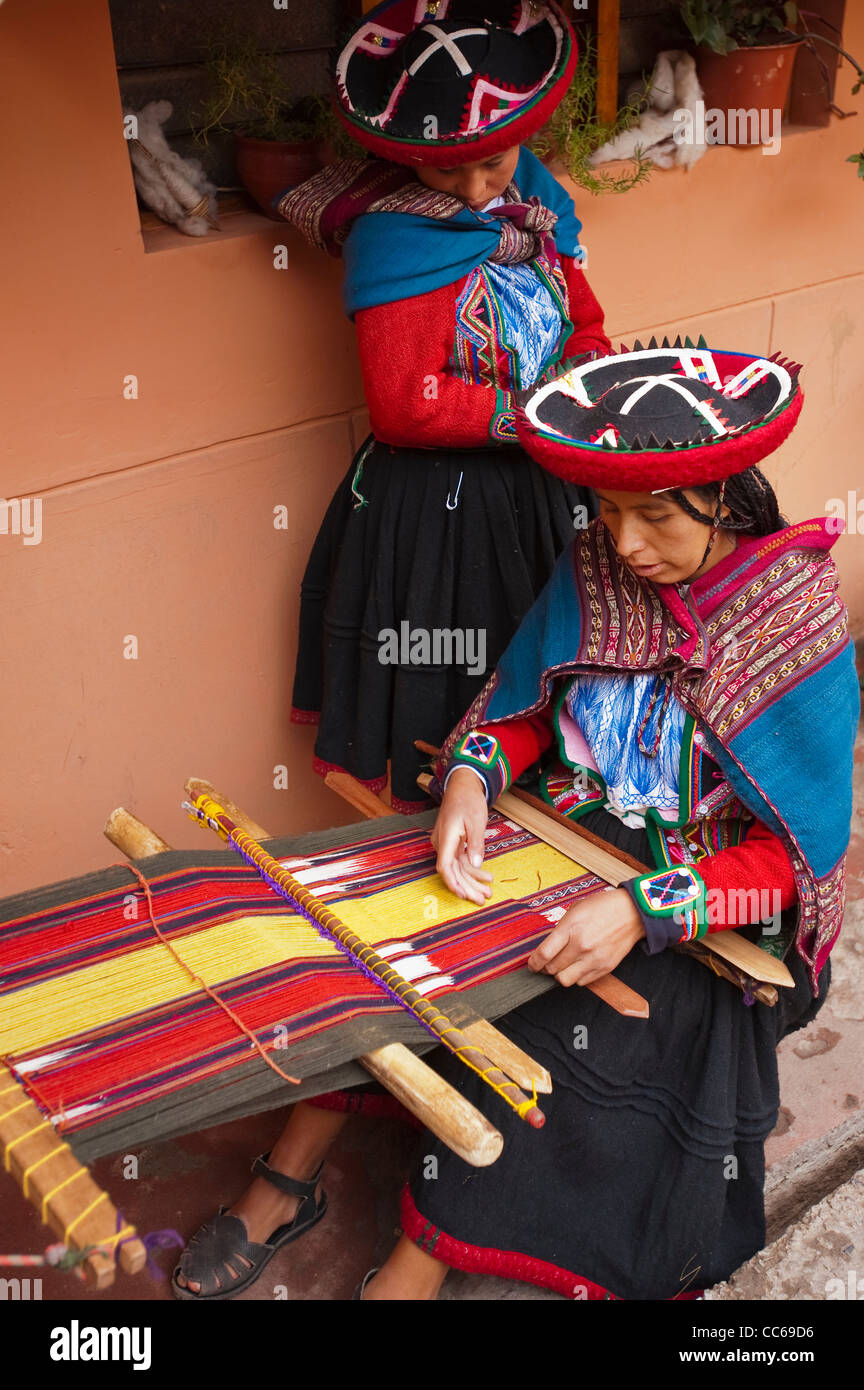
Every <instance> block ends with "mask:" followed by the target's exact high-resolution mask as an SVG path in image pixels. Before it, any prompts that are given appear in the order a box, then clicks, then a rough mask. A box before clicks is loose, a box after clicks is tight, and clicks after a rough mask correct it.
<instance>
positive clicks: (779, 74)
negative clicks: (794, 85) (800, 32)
mask: <svg viewBox="0 0 864 1390" xmlns="http://www.w3.org/2000/svg"><path fill="white" fill-rule="evenodd" d="M798 43H799V40H797V39H792V40H790V41H788V42H787V43H772V44H765V45H763V46H761V47H756V48H736V49H734V50H733V52H731V53H714V52H713V50H712V49H710V48H699V49H697V59H696V63H697V70H698V74H699V81H700V83H701V85H702V91H703V94H704V100H705V109H706V111H708V110H711V109H714V110H720V111H724V112H725V111H740V110H748V111H749V110H753V109H756V110H758V111H778V110H779V111H783V110H784V109H785V107H786V102H787V100H788V97H789V84H790V83H791V81H792V69H793V67H794V66H795V56H796V54H797V52H798ZM726 143H727V144H730V145H737V144H747V143H748V141H747V139H746V138H745V139H742V140H737V139H734V138H731V139H729V138H727V142H726Z"/></svg>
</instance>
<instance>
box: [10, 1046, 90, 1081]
mask: <svg viewBox="0 0 864 1390" xmlns="http://www.w3.org/2000/svg"><path fill="white" fill-rule="evenodd" d="M74 1051H75V1048H74V1047H64V1048H63V1049H62V1050H61V1051H60V1052H43V1053H42V1054H41V1056H39V1057H29V1058H28V1059H27V1061H25V1062H16V1063H15V1070H16V1071H17V1072H20V1073H21V1075H22V1076H25V1075H26V1074H27V1072H28V1071H38V1070H39V1068H40V1067H50V1066H52V1065H53V1063H54V1062H59V1061H61V1060H62V1058H63V1057H68V1056H69V1055H70V1054H71V1053H73V1052H74Z"/></svg>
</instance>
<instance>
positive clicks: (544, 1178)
mask: <svg viewBox="0 0 864 1390" xmlns="http://www.w3.org/2000/svg"><path fill="white" fill-rule="evenodd" d="M594 816H595V823H592V824H590V826H589V828H591V829H593V830H594V831H595V833H598V834H603V831H604V826H603V825H602V824H601V823H599V820H600V819H601V818H602V819H603V820H605V821H607V822H608V821H609V820H610V817H608V816H607V815H606V813H604V812H598V813H594ZM619 824H620V823H619ZM642 835H644V832H635V833H634V832H630V836H631V837H632V838H630V843H625V842H624V841H625V839H627V838H628V837H627V834H626V832H625V833H624V835H623V836H622V834H620V833H618V834H616V835H615V836H614V838H615V839H616V841H617V842H618V843H619V844H620V846H621V847H622V848H624V849H627V850H629V852H630V853H634V854H636V855H637V857H638V856H639V855H640V854H641V857H643V858H649V856H647V855H646V854H645V852H644V851H645V846H644V845H642V844H641V843H640V842H639V840H640V837H641V836H642ZM609 838H612V836H610V837H609ZM787 963H788V964H789V966H790V969H791V970H792V973H793V975H794V977H795V988H794V989H781V990H780V998H779V1000H778V1003H777V1004H776V1005H775V1006H774V1007H773V1008H770V1007H768V1006H767V1005H765V1004H760V1003H756V1004H753V1005H750V1006H748V1005H747V1004H746V1003H745V1002H744V996H743V995H742V993H741V992H740V990H738V989H737V988H735V986H733V985H731V984H730V983H728V982H727V981H726V980H723V979H720V978H718V977H717V976H715V975H713V974H712V972H711V971H710V970H708V969H706V968H705V966H703V965H701V964H700V963H699V962H698V961H697V960H695V959H694V958H693V957H691V956H687V955H685V954H683V953H679V952H676V951H671V950H667V951H664V952H662V953H661V954H659V955H656V956H649V955H647V954H646V953H645V952H644V950H643V949H642V946H641V944H640V945H637V946H636V947H634V949H633V950H632V951H631V952H630V953H629V955H627V956H626V957H625V959H624V960H623V961H622V962H621V964H620V965H619V966H618V967H617V969H616V971H615V974H616V975H617V976H618V977H619V978H620V979H621V980H623V981H625V982H626V983H627V984H628V985H630V986H631V987H632V988H633V989H635V990H637V991H638V992H639V993H640V994H642V995H644V996H645V997H646V998H647V999H648V1000H649V1003H650V1010H651V1016H650V1018H649V1019H647V1020H646V1019H635V1018H624V1017H622V1016H620V1015H618V1014H616V1013H614V1012H613V1011H612V1010H611V1009H610V1008H609V1007H608V1005H606V1004H604V1003H603V1002H602V1001H601V1000H600V999H598V998H597V997H596V996H595V995H593V994H591V993H589V992H588V991H587V990H585V989H579V988H571V989H564V988H558V989H554V990H551V991H550V992H549V993H548V994H544V995H541V996H540V997H539V998H537V999H534V1000H532V1001H531V1002H530V1003H528V1004H526V1005H524V1006H523V1007H522V1008H520V1009H517V1010H515V1011H514V1012H513V1013H511V1014H508V1015H507V1016H506V1017H505V1018H503V1019H499V1020H498V1021H497V1025H496V1026H497V1027H499V1028H500V1029H501V1031H502V1032H504V1033H506V1034H507V1036H508V1037H510V1038H512V1039H513V1040H514V1041H515V1042H516V1043H518V1044H519V1045H520V1046H521V1047H523V1048H524V1049H525V1051H527V1052H528V1053H529V1054H530V1055H531V1056H532V1057H534V1058H535V1060H536V1061H538V1062H540V1063H542V1064H543V1065H544V1066H545V1067H547V1068H548V1069H549V1071H550V1072H551V1074H552V1080H553V1091H552V1094H551V1095H549V1096H542V1097H541V1098H540V1105H541V1108H542V1109H543V1111H544V1113H545V1115H546V1124H545V1126H544V1128H543V1129H541V1130H539V1131H538V1130H534V1129H531V1128H529V1127H528V1126H527V1125H526V1124H524V1123H523V1122H522V1121H520V1120H519V1119H518V1118H517V1117H516V1116H515V1115H514V1113H513V1111H511V1110H510V1109H509V1108H508V1107H507V1106H506V1105H505V1104H504V1102H502V1101H501V1100H500V1099H499V1098H498V1097H497V1096H496V1095H495V1094H494V1093H493V1092H492V1091H491V1090H490V1089H489V1088H488V1087H487V1086H485V1085H484V1084H483V1083H482V1082H481V1080H480V1079H479V1078H478V1077H476V1076H475V1075H474V1074H473V1073H471V1072H469V1071H468V1070H467V1068H465V1067H464V1066H462V1065H461V1064H460V1063H459V1062H458V1061H457V1060H456V1059H454V1058H452V1057H450V1056H448V1055H442V1054H438V1070H439V1071H441V1072H442V1074H443V1075H445V1076H446V1077H447V1079H448V1080H449V1081H450V1082H451V1084H452V1085H454V1086H455V1087H456V1088H457V1089H458V1090H459V1091H461V1092H462V1094H463V1095H465V1096H466V1097H467V1098H468V1099H469V1100H471V1101H472V1102H473V1103H474V1104H475V1105H477V1106H478V1108H480V1109H481V1110H482V1111H483V1112H484V1113H485V1114H486V1115H487V1116H488V1117H489V1118H490V1119H491V1120H492V1122H493V1123H494V1124H495V1125H496V1126H497V1127H498V1128H499V1129H500V1130H501V1131H502V1133H503V1135H504V1151H503V1153H502V1155H501V1157H500V1158H499V1159H498V1160H497V1161H496V1162H495V1163H493V1164H492V1165H491V1166H490V1167H488V1168H472V1167H470V1166H469V1165H468V1164H466V1163H464V1162H463V1161H462V1160H461V1159H459V1158H457V1157H456V1156H455V1155H454V1154H453V1153H451V1151H450V1150H449V1149H447V1148H446V1147H444V1146H443V1145H442V1144H440V1143H439V1142H438V1141H437V1140H436V1139H435V1138H434V1137H433V1136H432V1135H431V1134H428V1133H427V1134H426V1135H425V1136H424V1143H423V1145H422V1146H421V1152H422V1155H423V1157H422V1160H421V1161H420V1163H419V1164H418V1167H417V1170H416V1172H415V1174H414V1177H413V1179H412V1181H411V1183H410V1185H409V1188H408V1189H407V1190H406V1193H405V1197H404V1200H403V1226H404V1228H405V1230H406V1232H407V1233H408V1235H409V1236H411V1237H412V1238H413V1239H414V1240H415V1241H416V1243H417V1244H418V1245H419V1246H421V1248H423V1249H425V1250H428V1251H430V1252H431V1253H433V1254H434V1255H436V1256H437V1257H438V1258H439V1259H441V1260H443V1261H444V1262H445V1263H447V1264H449V1265H451V1266H453V1267H455V1268H458V1269H465V1270H469V1271H472V1272H486V1273H489V1274H498V1275H501V1276H504V1277H510V1278H515V1279H524V1280H527V1281H529V1282H532V1283H536V1284H539V1285H542V1286H544V1287H547V1288H552V1289H556V1290H557V1291H558V1292H560V1293H562V1294H565V1295H567V1296H569V1297H571V1298H577V1299H579V1298H606V1297H610V1296H611V1297H615V1298H625V1299H668V1298H675V1297H681V1296H684V1297H692V1296H693V1295H694V1291H695V1290H699V1289H702V1288H706V1287H709V1286H710V1285H712V1284H715V1283H718V1282H719V1281H721V1280H723V1279H727V1278H728V1277H729V1276H730V1274H731V1273H732V1272H733V1271H734V1270H735V1269H737V1268H738V1266H739V1265H740V1264H742V1263H743V1262H744V1261H745V1260H747V1259H749V1258H750V1257H751V1256H752V1255H753V1254H755V1253H756V1251H758V1250H760V1249H761V1248H762V1245H763V1244H764V1239H765V1221H764V1206H763V1182H764V1143H765V1139H766V1138H767V1136H768V1135H769V1134H770V1132H771V1130H772V1129H773V1127H774V1125H775V1123H776V1120H777V1111H778V1106H779V1087H778V1074H777V1058H776V1048H777V1044H778V1042H779V1041H780V1039H781V1038H782V1037H783V1036H784V1035H785V1034H786V1033H787V1032H790V1031H792V1030H793V1029H795V1028H798V1027H802V1026H803V1025H804V1024H805V1023H808V1022H809V1021H810V1019H811V1018H812V1017H813V1016H814V1015H815V1013H816V1011H817V1010H818V1008H819V1007H820V1006H821V1002H822V1000H823V999H824V996H825V992H826V991H827V986H828V980H829V971H828V968H827V967H826V969H825V970H824V971H823V974H822V977H821V981H820V984H821V994H820V997H819V999H818V1000H814V999H813V997H812V995H811V991H810V986H809V983H808V981H807V978H806V973H805V968H804V965H803V963H802V962H801V961H800V959H799V958H798V957H797V956H793V955H790V957H789V958H788V961H787ZM431 1158H434V1159H435V1162H434V1163H431V1162H430V1161H429V1160H430V1159H431Z"/></svg>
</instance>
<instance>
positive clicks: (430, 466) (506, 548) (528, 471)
mask: <svg viewBox="0 0 864 1390" xmlns="http://www.w3.org/2000/svg"><path fill="white" fill-rule="evenodd" d="M577 507H582V508H584V509H585V510H584V511H582V512H581V513H580V512H577V511H576V510H575V509H576V508H577ZM593 515H594V512H593V510H592V503H591V500H590V494H589V493H588V492H587V491H586V490H584V489H581V488H576V487H572V486H569V485H568V484H566V483H563V482H561V481H560V480H559V479H557V478H555V477H553V476H552V475H551V474H549V473H546V472H545V471H544V470H543V469H541V468H539V467H538V466H537V464H535V463H534V462H533V461H532V460H531V459H530V458H529V457H528V455H527V454H525V453H524V452H523V450H521V449H520V448H517V447H515V446H514V447H510V446H500V445H498V446H492V445H490V447H489V448H488V449H464V450H430V449H402V448H398V449H397V448H393V447H391V446H390V445H387V444H381V443H379V442H377V441H374V440H371V439H370V440H368V441H367V443H366V444H365V445H364V446H363V449H361V450H360V452H359V453H358V455H357V457H356V458H355V459H354V460H353V462H352V464H351V468H350V469H349V471H348V473H347V475H346V477H345V479H344V481H343V482H342V483H341V484H340V486H339V488H338V489H337V491H336V494H335V496H334V497H333V500H332V502H331V504H330V507H329V509H328V511H327V515H326V516H325V518H324V522H323V524H322V526H321V529H320V531H319V533H318V537H317V539H316V541H315V545H314V547H313V549H312V554H311V556H310V559H309V563H308V566H307V569H306V573H305V575H304V578H303V585H302V590H301V611H300V634H299V652H298V657H297V666H296V674H295V680H294V692H293V701H292V703H293V709H292V716H291V717H292V719H293V720H295V722H300V723H304V722H308V723H313V722H317V723H318V724H319V729H318V737H317V741H316V744H315V756H316V766H317V768H318V770H319V771H321V772H326V771H327V770H328V769H329V768H332V767H335V768H341V769H344V770H345V771H347V772H350V773H352V774H353V775H354V776H355V777H357V778H358V779H359V780H360V781H362V782H365V783H366V784H367V785H369V786H370V787H371V788H372V789H373V790H379V789H380V788H381V787H383V786H384V784H385V782H386V778H387V765H388V761H389V762H390V776H391V791H392V799H393V806H394V809H396V810H405V811H412V810H417V809H420V808H421V807H423V806H425V805H427V804H428V803H427V802H425V801H424V799H423V798H422V796H421V794H420V792H419V790H418V788H417V782H416V779H417V775H418V773H419V772H420V771H421V770H422V768H423V766H424V763H425V761H426V760H425V759H424V758H423V757H422V755H421V754H418V753H417V752H416V750H415V748H414V740H415V739H424V740H425V741H426V742H428V743H432V744H435V745H436V746H437V745H440V743H441V742H442V741H443V739H444V738H445V737H446V735H447V734H448V733H449V731H450V729H452V728H453V726H454V724H456V723H457V721H458V720H459V719H460V718H461V717H462V715H463V714H464V713H465V711H466V710H467V708H468V706H469V705H470V704H471V702H472V700H473V699H474V697H475V696H476V695H477V694H478V693H479V691H480V690H481V689H482V688H483V686H484V685H485V683H486V681H487V679H488V677H489V675H490V674H491V672H492V670H493V669H494V668H495V666H496V664H497V662H498V659H499V657H500V656H501V653H502V652H503V650H504V648H505V647H506V645H507V643H508V642H509V641H510V638H511V637H512V636H513V634H514V632H515V631H516V628H517V627H518V626H519V623H520V622H521V620H522V618H523V617H524V615H525V614H526V613H527V611H528V609H529V608H530V607H531V605H532V603H533V602H534V600H535V598H536V597H537V595H538V594H539V593H540V590H541V589H542V588H543V586H544V585H545V583H546V581H547V579H548V578H549V576H550V574H551V572H552V569H553V567H554V564H555V561H556V559H557V557H558V555H559V554H560V553H561V551H562V550H563V549H564V547H565V546H566V545H567V543H568V542H569V541H570V540H572V538H573V535H574V517H575V520H576V522H577V524H578V523H579V522H580V521H581V523H582V524H583V525H584V524H585V522H586V519H589V518H590V517H591V516H593ZM436 632H437V633H439V634H444V635H443V636H439V637H438V638H436V636H435V634H436ZM447 633H452V634H454V636H453V637H452V638H448V637H447V636H446V634H447ZM382 634H383V636H382ZM390 634H392V636H391V635H390ZM424 634H425V636H424ZM424 643H425V647H424ZM382 656H383V657H385V658H386V659H385V660H382V659H381V658H382Z"/></svg>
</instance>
